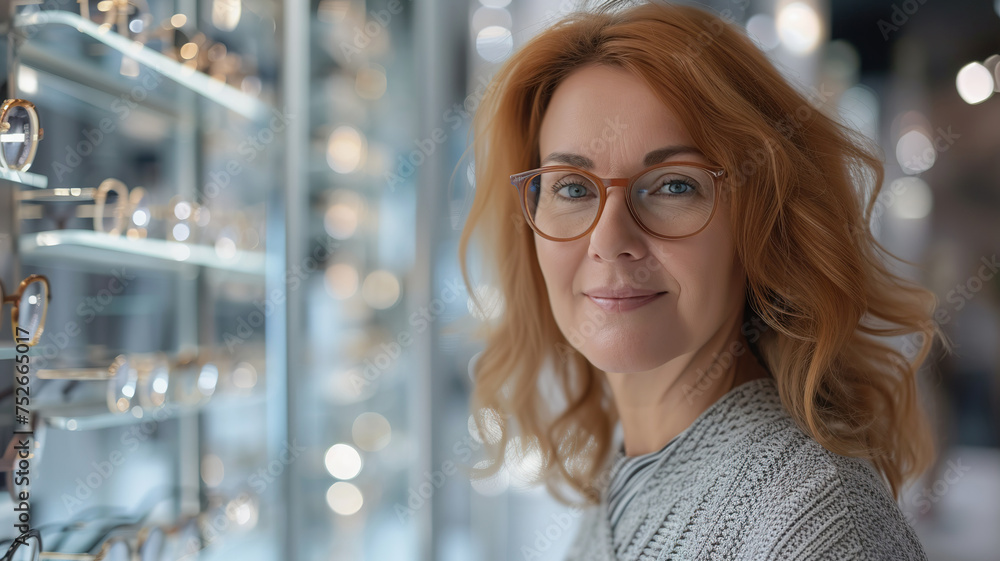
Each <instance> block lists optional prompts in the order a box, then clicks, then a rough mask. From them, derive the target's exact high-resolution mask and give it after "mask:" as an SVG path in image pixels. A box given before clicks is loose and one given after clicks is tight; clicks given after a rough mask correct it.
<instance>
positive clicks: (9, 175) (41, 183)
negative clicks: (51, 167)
mask: <svg viewBox="0 0 1000 561" xmlns="http://www.w3.org/2000/svg"><path fill="white" fill-rule="evenodd" d="M0 179H4V180H6V181H11V182H13V183H20V184H21V185H27V186H28V187H35V188H38V189H45V188H46V187H48V186H49V178H48V177H46V176H44V175H39V174H37V173H31V172H29V171H13V170H9V169H5V168H0Z"/></svg>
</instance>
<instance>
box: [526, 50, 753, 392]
mask: <svg viewBox="0 0 1000 561" xmlns="http://www.w3.org/2000/svg"><path fill="white" fill-rule="evenodd" d="M683 146H686V147H693V144H692V142H691V139H690V138H689V137H688V133H687V131H686V130H685V129H684V128H683V127H682V125H681V123H680V121H679V120H678V119H677V117H676V115H675V114H674V113H673V112H672V111H671V110H670V108H668V107H666V106H664V105H663V103H662V102H661V101H660V100H659V99H657V97H656V96H655V95H654V94H653V92H652V91H651V90H650V89H649V87H648V86H647V85H646V84H645V82H643V81H642V80H641V79H640V78H638V77H636V76H634V75H632V74H631V73H629V72H628V71H626V70H623V69H620V68H617V67H611V66H604V65H591V66H587V67H583V68H581V69H578V70H576V71H575V72H573V73H572V74H571V75H569V76H568V77H567V78H566V79H565V80H564V81H563V82H562V83H561V84H560V85H559V86H558V87H557V88H556V91H555V92H554V94H553V97H552V99H551V101H550V104H549V106H548V109H547V110H546V112H545V115H544V118H543V120H542V125H541V131H540V137H539V151H540V152H541V153H540V155H539V157H540V158H541V159H542V161H541V165H543V166H545V165H556V164H571V165H575V166H577V167H580V168H583V169H586V170H587V171H591V172H593V173H594V174H595V175H597V176H598V177H630V176H632V175H634V174H636V173H638V172H640V171H642V170H643V169H645V168H646V167H648V166H649V165H650V163H649V162H646V163H644V160H645V159H646V156H647V154H648V153H650V152H652V151H655V150H660V149H663V148H669V147H683ZM553 154H561V155H562V156H558V155H557V156H556V157H552V156H551V155H553ZM568 155H572V156H568ZM583 158H586V160H584V159H583ZM587 160H589V163H592V165H589V164H588V162H587ZM660 161H696V162H702V163H706V164H712V162H709V161H708V160H707V159H706V158H705V157H704V156H702V155H701V154H700V152H698V151H697V150H695V149H693V148H692V150H689V151H683V152H678V153H675V154H673V155H670V156H668V157H667V158H665V159H662V160H660ZM581 164H582V165H581ZM722 201H723V199H722V198H721V197H720V199H719V205H720V207H719V208H718V209H716V213H715V216H714V217H713V218H712V221H711V223H709V225H708V226H707V227H706V228H705V229H704V230H702V231H701V232H700V233H698V234H697V235H695V236H692V237H689V238H685V239H680V240H661V239H657V238H654V237H652V236H650V235H648V234H647V233H645V232H644V231H643V230H642V229H641V228H640V227H639V225H638V224H637V223H636V222H635V220H634V219H633V218H632V216H631V215H630V214H629V211H628V207H627V206H626V202H625V193H624V188H622V187H611V188H610V189H609V191H608V200H607V202H606V204H605V207H604V211H603V214H602V215H601V217H600V220H599V221H598V223H597V226H595V228H594V230H593V231H591V233H590V234H588V235H586V236H584V237H582V238H580V239H578V240H574V241H571V242H554V241H550V240H547V239H545V238H542V237H541V236H539V235H537V234H535V247H536V250H537V257H538V264H539V266H540V267H541V270H542V274H543V276H544V277H545V284H546V289H547V291H548V295H549V300H550V302H551V305H552V313H553V314H554V315H555V319H556V322H557V323H558V325H559V328H560V330H562V332H563V335H564V336H566V338H567V340H569V341H570V343H571V344H573V346H574V347H576V348H577V349H578V350H579V351H580V352H581V353H583V355H584V356H585V357H586V358H587V359H588V360H589V361H590V362H591V363H592V364H593V365H594V366H596V367H597V368H599V369H601V370H603V371H605V372H644V371H649V370H652V369H655V368H657V367H659V366H661V365H663V364H666V363H667V362H669V361H671V360H673V359H675V358H677V357H680V356H682V355H687V354H689V353H694V352H695V351H697V350H698V349H699V348H701V347H702V345H704V344H705V343H706V342H707V341H708V340H709V338H711V337H712V336H713V335H714V334H716V332H717V331H719V330H720V329H722V328H723V324H724V323H725V322H726V321H727V320H731V319H732V318H733V316H734V315H735V314H742V312H743V302H744V280H743V279H744V273H743V270H742V268H741V267H740V265H739V263H738V262H737V260H736V258H735V251H734V247H733V241H732V235H731V229H730V223H729V211H728V208H726V206H725V203H723V202H722ZM622 286H626V287H630V288H633V289H636V290H639V291H643V292H655V293H662V294H660V295H659V296H657V297H655V298H654V299H653V300H651V301H649V302H648V303H646V304H644V305H642V306H640V307H637V308H632V309H625V308H627V307H629V303H630V302H632V303H634V302H635V300H636V299H622V300H610V301H607V302H605V305H610V307H611V308H612V309H610V310H606V309H604V308H602V307H600V306H599V305H598V304H597V303H596V302H595V301H594V300H593V299H591V297H590V296H588V294H590V293H593V292H595V291H597V290H600V289H610V288H620V287H622ZM633 305H634V304H633ZM736 321H739V318H737V319H736Z"/></svg>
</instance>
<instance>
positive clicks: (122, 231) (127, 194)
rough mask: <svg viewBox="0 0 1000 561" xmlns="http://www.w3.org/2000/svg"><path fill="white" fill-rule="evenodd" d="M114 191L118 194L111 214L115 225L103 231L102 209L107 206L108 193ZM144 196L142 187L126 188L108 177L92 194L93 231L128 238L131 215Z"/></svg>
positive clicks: (120, 182)
mask: <svg viewBox="0 0 1000 561" xmlns="http://www.w3.org/2000/svg"><path fill="white" fill-rule="evenodd" d="M111 191H114V192H115V193H117V194H118V201H117V202H116V203H115V205H114V208H113V210H112V212H113V213H114V218H115V225H114V227H113V228H111V229H110V230H107V231H105V230H104V207H105V206H106V205H107V198H108V193H110V192H111ZM145 196H146V190H145V189H143V188H142V187H138V186H137V187H133V188H131V189H129V188H128V186H127V185H125V183H124V182H123V181H121V180H120V179H116V178H114V177H109V178H107V179H105V180H104V181H102V182H101V184H100V185H99V186H98V187H97V190H96V191H95V192H94V224H93V227H94V231H95V232H102V233H105V234H108V235H109V236H123V235H124V236H128V234H129V232H130V231H132V230H133V227H132V213H134V212H135V209H136V208H137V207H138V206H139V201H141V200H142V198H143V197H145Z"/></svg>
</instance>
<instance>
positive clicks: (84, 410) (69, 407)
mask: <svg viewBox="0 0 1000 561" xmlns="http://www.w3.org/2000/svg"><path fill="white" fill-rule="evenodd" d="M102 383H103V382H102ZM264 399H265V397H264V395H263V392H254V393H252V394H249V395H246V394H243V395H216V396H213V397H212V398H211V399H210V400H208V401H206V402H205V403H202V404H200V405H170V404H168V405H164V406H163V407H162V408H160V409H157V410H155V411H149V412H143V414H142V415H141V416H136V415H133V414H132V413H130V412H128V413H112V412H110V411H108V406H107V404H105V403H104V402H94V403H68V404H45V405H42V406H39V407H32V408H31V412H32V413H34V414H36V415H38V417H39V419H40V420H41V422H43V423H44V424H45V425H46V426H48V427H52V428H55V429H60V430H70V431H87V430H98V429H105V428H110V427H122V426H128V425H137V424H140V423H144V422H145V423H148V422H150V421H152V422H162V421H166V420H168V419H173V418H176V417H180V416H183V415H194V414H196V413H198V412H199V411H201V410H204V409H208V408H211V409H213V410H214V409H217V408H225V407H260V406H262V405H263V404H264Z"/></svg>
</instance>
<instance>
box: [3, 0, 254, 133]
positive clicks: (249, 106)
mask: <svg viewBox="0 0 1000 561" xmlns="http://www.w3.org/2000/svg"><path fill="white" fill-rule="evenodd" d="M14 25H15V26H16V27H19V28H21V29H23V30H25V31H28V32H29V35H31V36H34V35H36V34H37V33H38V28H39V27H45V26H66V27H68V28H70V29H75V30H76V31H78V32H80V33H82V34H84V35H85V36H87V37H89V38H91V39H93V40H95V41H97V42H100V43H102V44H104V45H106V46H108V47H110V48H111V49H114V50H115V51H118V52H119V53H121V54H122V55H125V56H128V57H129V58H131V59H133V60H135V61H136V62H138V63H139V64H140V65H142V66H144V67H146V68H149V69H152V70H153V71H155V72H156V73H158V74H160V75H162V76H164V77H166V78H168V79H170V80H172V81H173V82H175V83H177V84H179V85H181V86H183V87H184V88H187V89H189V90H191V91H193V92H196V93H198V94H199V95H201V96H203V97H205V98H207V99H210V100H212V101H214V102H215V103H217V104H219V105H221V106H223V107H225V108H227V109H229V110H231V111H233V112H235V113H238V114H240V115H243V116H244V117H247V118H249V119H252V120H256V121H260V120H264V119H266V118H268V117H270V116H271V115H272V108H271V107H270V106H269V105H268V104H267V103H265V102H263V101H261V100H259V99H257V98H255V97H253V96H250V95H247V94H246V93H244V92H243V91H241V90H238V89H236V88H234V87H232V86H230V85H228V84H225V83H223V82H221V81H219V80H215V79H213V78H212V77H210V76H208V75H207V74H205V73H204V72H198V71H196V70H193V69H192V68H190V67H187V66H185V65H183V64H181V63H179V62H177V61H175V60H173V59H171V58H170V57H167V56H165V55H163V54H162V53H160V52H158V51H156V50H154V49H151V48H149V47H146V46H144V45H142V44H140V43H137V42H135V41H132V40H130V39H127V38H125V37H123V36H122V35H120V34H119V33H116V32H113V31H109V30H106V29H102V28H101V26H99V25H97V24H96V23H94V22H92V21H90V20H89V19H84V18H83V17H81V16H80V15H79V14H75V13H73V12H67V11H64V10H41V11H36V12H30V13H22V14H18V15H17V16H16V17H15V18H14ZM29 45H30V39H29ZM30 47H31V48H23V47H22V48H23V49H24V50H23V52H22V62H23V63H25V64H28V65H29V66H30V65H31V64H32V62H34V61H33V58H39V57H37V56H36V57H32V55H33V54H37V53H39V52H42V53H44V52H45V49H44V48H43V47H42V46H40V45H30ZM93 70H94V69H89V70H88V69H87V68H80V73H81V76H80V77H81V78H83V81H84V82H86V81H88V80H87V79H86V78H85V77H86V76H87V75H90V76H91V77H92V75H93ZM102 73H106V71H102Z"/></svg>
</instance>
